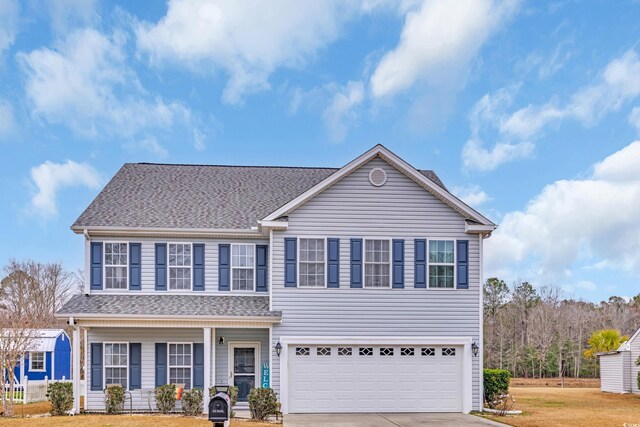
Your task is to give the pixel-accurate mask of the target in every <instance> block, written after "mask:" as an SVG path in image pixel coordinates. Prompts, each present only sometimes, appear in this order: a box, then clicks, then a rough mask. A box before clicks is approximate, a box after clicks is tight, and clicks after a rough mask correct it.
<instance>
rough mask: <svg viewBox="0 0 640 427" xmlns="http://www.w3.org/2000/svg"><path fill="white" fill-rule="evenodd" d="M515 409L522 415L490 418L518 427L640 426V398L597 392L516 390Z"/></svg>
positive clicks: (590, 390) (522, 388) (524, 388)
mask: <svg viewBox="0 0 640 427" xmlns="http://www.w3.org/2000/svg"><path fill="white" fill-rule="evenodd" d="M509 392H510V393H511V394H512V395H513V397H514V398H515V399H516V405H515V407H514V409H519V410H521V411H523V414H522V415H512V416H506V417H498V416H487V415H483V416H484V417H485V418H489V419H492V420H494V421H498V422H501V423H505V424H509V425H512V426H516V427H546V426H548V427H578V426H579V427H584V426H603V427H605V426H616V427H621V426H624V425H625V423H627V425H634V424H638V425H640V396H639V395H637V394H634V395H631V394H611V393H603V392H601V391H600V389H597V388H551V387H513V388H511V389H510V390H509Z"/></svg>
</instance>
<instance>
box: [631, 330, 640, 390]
mask: <svg viewBox="0 0 640 427" xmlns="http://www.w3.org/2000/svg"><path fill="white" fill-rule="evenodd" d="M629 346H630V349H631V351H630V354H629V371H630V373H631V375H629V384H630V386H631V390H632V391H633V392H634V393H640V389H639V388H638V372H640V366H637V365H636V363H635V362H636V360H640V359H638V358H640V333H639V334H636V336H635V339H634V340H632V341H631V342H630V344H629Z"/></svg>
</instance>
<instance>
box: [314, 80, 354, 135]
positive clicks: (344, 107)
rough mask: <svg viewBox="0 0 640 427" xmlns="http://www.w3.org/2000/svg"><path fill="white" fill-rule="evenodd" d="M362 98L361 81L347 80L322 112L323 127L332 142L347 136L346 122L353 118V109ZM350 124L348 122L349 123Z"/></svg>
mask: <svg viewBox="0 0 640 427" xmlns="http://www.w3.org/2000/svg"><path fill="white" fill-rule="evenodd" d="M363 99H364V86H363V84H362V82H349V83H347V85H346V86H344V87H342V88H339V89H338V90H337V92H336V93H335V95H334V96H333V99H332V100H331V102H330V103H329V105H328V106H327V108H325V110H324V112H323V113H322V118H323V119H324V123H325V127H326V128H327V131H328V132H329V138H330V139H331V141H332V142H342V141H344V139H345V137H346V136H347V126H348V123H347V122H351V121H352V120H353V119H354V118H355V113H354V111H353V109H354V108H355V107H356V106H358V105H359V104H360V103H361V102H362V101H363ZM349 124H350V123H349Z"/></svg>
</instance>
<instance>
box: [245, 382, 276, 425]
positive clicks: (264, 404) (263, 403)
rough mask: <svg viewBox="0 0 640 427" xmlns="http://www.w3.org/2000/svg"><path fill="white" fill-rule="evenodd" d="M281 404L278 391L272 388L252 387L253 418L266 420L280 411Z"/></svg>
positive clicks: (250, 404)
mask: <svg viewBox="0 0 640 427" xmlns="http://www.w3.org/2000/svg"><path fill="white" fill-rule="evenodd" d="M279 407H280V405H279V404H278V398H277V397H276V392H275V391H273V389H271V388H252V389H251V391H250V392H249V411H250V412H251V419H252V420H258V421H264V420H266V419H267V418H269V416H270V415H274V414H276V413H278V412H279Z"/></svg>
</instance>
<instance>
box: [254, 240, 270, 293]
mask: <svg viewBox="0 0 640 427" xmlns="http://www.w3.org/2000/svg"><path fill="white" fill-rule="evenodd" d="M268 262H269V246H267V245H256V291H257V292H267V290H268V286H267V263H268Z"/></svg>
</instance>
